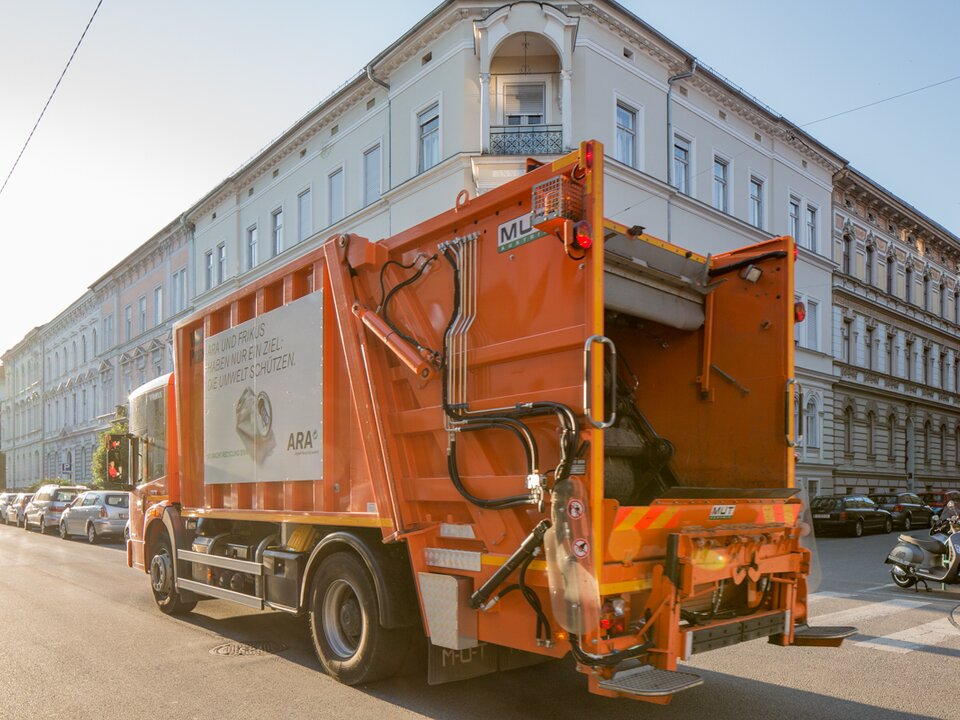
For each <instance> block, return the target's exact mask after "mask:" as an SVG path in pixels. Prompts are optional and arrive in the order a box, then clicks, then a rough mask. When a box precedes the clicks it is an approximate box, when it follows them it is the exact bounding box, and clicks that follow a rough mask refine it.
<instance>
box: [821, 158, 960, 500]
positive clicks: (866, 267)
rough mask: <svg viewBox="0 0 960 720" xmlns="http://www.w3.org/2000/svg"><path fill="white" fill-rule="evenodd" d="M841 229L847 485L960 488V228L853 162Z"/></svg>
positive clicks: (838, 291) (839, 437)
mask: <svg viewBox="0 0 960 720" xmlns="http://www.w3.org/2000/svg"><path fill="white" fill-rule="evenodd" d="M832 236H833V246H834V251H833V252H834V260H835V262H836V263H837V272H836V273H835V275H834V282H833V284H834V311H833V337H834V363H835V368H836V370H835V375H836V384H835V389H834V403H835V405H834V418H835V421H834V447H835V448H836V449H835V458H836V463H835V469H834V483H835V488H836V490H837V491H838V492H870V491H873V490H877V491H887V490H895V489H902V488H908V489H910V490H915V491H917V492H923V491H924V490H933V489H940V488H947V487H952V488H960V482H958V480H960V412H958V411H960V394H958V393H960V327H958V323H960V286H958V283H957V272H958V268H960V238H957V237H956V236H955V235H953V234H951V233H950V232H948V231H947V230H946V229H944V228H943V227H941V226H940V225H938V224H937V223H935V222H933V221H932V220H930V219H929V218H927V217H926V216H924V215H923V214H922V213H920V212H919V211H918V210H916V209H915V208H913V207H911V206H910V205H908V204H907V203H905V202H904V201H903V200H901V199H899V198H897V197H896V196H895V195H893V194H892V193H890V192H888V191H887V190H885V189H884V188H882V187H880V186H879V185H877V184H876V183H874V182H872V181H871V180H870V179H869V178H867V177H865V176H864V175H862V174H861V173H858V172H857V171H856V170H854V169H853V168H845V169H844V170H843V171H841V172H840V173H838V175H837V177H836V179H835V191H834V202H833V222H832Z"/></svg>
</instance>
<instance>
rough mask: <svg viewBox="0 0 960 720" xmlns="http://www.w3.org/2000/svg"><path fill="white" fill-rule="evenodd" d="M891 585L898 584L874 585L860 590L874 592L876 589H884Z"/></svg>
mask: <svg viewBox="0 0 960 720" xmlns="http://www.w3.org/2000/svg"><path fill="white" fill-rule="evenodd" d="M889 587H896V584H894V583H886V584H884V585H874V586H873V587H868V588H864V589H863V590H859V591H858V592H873V591H874V590H883V589H885V588H889Z"/></svg>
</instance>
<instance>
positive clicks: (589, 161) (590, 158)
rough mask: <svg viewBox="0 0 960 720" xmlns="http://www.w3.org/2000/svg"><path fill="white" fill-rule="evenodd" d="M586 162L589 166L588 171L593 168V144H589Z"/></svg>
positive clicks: (585, 155) (585, 157) (585, 154)
mask: <svg viewBox="0 0 960 720" xmlns="http://www.w3.org/2000/svg"><path fill="white" fill-rule="evenodd" d="M583 159H584V162H585V163H586V165H587V170H590V169H592V168H593V143H587V150H586V152H585V153H584V157H583Z"/></svg>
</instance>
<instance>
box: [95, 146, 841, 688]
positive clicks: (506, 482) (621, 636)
mask: <svg viewBox="0 0 960 720" xmlns="http://www.w3.org/2000/svg"><path fill="white" fill-rule="evenodd" d="M603 183H604V171H603V148H602V146H601V144H600V143H599V142H595V141H591V142H584V143H582V144H581V145H580V147H579V149H578V150H577V151H574V152H572V153H570V154H568V155H566V156H564V157H562V158H560V159H558V160H556V161H554V162H552V163H549V164H539V163H537V162H535V161H533V160H530V161H528V163H527V172H526V174H524V175H523V176H521V177H519V178H517V179H515V180H513V181H511V182H509V183H507V184H505V185H503V186H502V187H500V188H498V189H495V190H492V191H490V192H487V193H484V194H482V195H480V196H478V197H474V198H470V197H469V196H468V195H467V193H466V192H462V193H461V194H460V196H459V197H458V198H457V200H456V203H455V206H454V207H453V208H452V209H451V210H449V211H448V212H445V213H443V214H441V215H438V216H436V217H434V218H432V219H430V220H428V221H426V222H424V223H422V224H420V225H417V226H415V227H412V228H410V229H409V230H406V231H404V232H401V233H399V234H397V235H394V236H392V237H389V238H385V239H379V240H370V239H367V238H364V237H360V236H358V235H356V234H342V235H337V236H334V237H331V238H329V239H328V240H327V241H326V242H324V243H323V244H322V245H320V246H319V247H317V248H316V249H314V250H312V251H309V252H307V253H305V254H303V255H302V256H301V257H298V258H296V259H293V260H291V261H290V262H288V263H287V264H285V265H283V266H281V267H279V268H277V269H276V270H275V271H273V272H271V273H270V274H268V275H266V276H265V277H263V278H261V279H259V280H256V281H254V282H252V283H250V284H249V285H247V286H245V287H243V288H241V289H239V290H237V291H236V292H234V293H233V294H232V295H230V296H228V297H226V298H224V299H223V300H222V301H219V302H217V303H215V304H212V305H211V306H209V307H205V308H203V309H201V310H199V311H198V312H197V313H196V314H195V315H193V316H192V317H190V318H188V319H186V320H184V321H183V322H181V323H179V324H178V325H177V327H176V328H175V331H174V348H175V351H174V354H175V358H174V372H173V373H172V374H170V375H167V376H164V377H160V378H158V379H156V380H154V381H153V382H151V383H148V384H147V385H145V386H143V387H141V388H139V389H137V390H135V391H134V392H133V393H132V394H131V396H130V409H129V433H128V435H126V436H120V437H117V436H114V437H113V438H111V449H110V452H111V453H113V455H111V458H112V459H114V461H115V463H116V465H117V466H118V467H120V466H122V467H125V468H128V469H129V471H130V473H132V474H131V475H130V477H131V479H132V480H133V481H134V484H135V488H134V492H135V499H136V501H135V503H134V506H135V507H134V508H133V512H132V521H131V533H130V540H129V542H128V546H127V562H128V564H129V565H130V566H131V567H134V568H137V569H139V570H142V571H144V572H145V573H147V574H148V575H149V579H150V586H151V589H152V592H153V595H154V598H155V600H156V603H157V605H158V606H159V608H160V610H161V611H163V612H164V613H169V614H175V613H178V612H187V611H190V610H192V609H193V608H194V607H195V606H196V604H197V602H198V601H201V600H207V599H211V598H216V599H221V600H228V601H233V602H237V603H240V604H242V605H245V606H248V607H254V608H259V609H272V610H276V611H282V612H288V613H294V614H299V615H307V616H308V617H309V632H310V635H311V640H312V642H313V646H314V648H315V650H316V653H317V657H318V658H319V660H320V663H321V665H322V666H323V668H324V669H325V670H326V671H327V672H328V673H329V674H330V675H332V676H333V677H335V678H336V679H338V680H340V681H341V682H344V683H348V684H356V683H366V682H370V681H373V680H376V679H379V678H383V677H386V676H389V675H390V674H392V673H394V672H395V671H397V669H398V668H399V666H400V665H401V664H402V663H403V662H404V660H405V658H406V656H407V653H408V650H409V648H410V647H411V646H414V645H415V644H416V643H415V640H416V638H417V637H419V638H423V637H424V634H425V635H426V637H427V638H428V640H429V641H428V643H427V647H428V653H429V662H428V680H429V681H430V682H431V683H436V682H445V681H450V680H457V679H463V678H468V677H473V676H476V675H479V674H483V673H488V672H494V671H497V670H505V669H509V668H513V667H519V666H522V665H527V664H530V663H532V662H535V661H540V660H546V659H551V658H561V657H564V656H566V655H568V654H569V655H572V658H573V661H574V662H575V663H576V665H577V667H578V669H579V670H581V671H582V672H583V673H584V674H585V675H586V677H587V682H588V684H589V689H590V691H591V692H594V693H598V694H602V695H607V696H611V697H631V698H638V699H643V700H647V701H650V702H657V703H666V702H668V701H669V700H670V698H671V697H672V696H673V694H675V693H677V692H679V691H681V690H684V689H687V688H689V687H693V686H695V685H698V684H699V683H700V680H701V679H700V677H699V676H697V675H696V674H695V673H693V672H690V671H689V669H684V668H683V666H682V665H679V664H680V663H682V662H683V661H685V660H688V659H689V658H691V657H692V656H693V655H695V654H697V653H699V652H703V651H706V650H711V649H715V648H721V647H724V646H727V645H732V644H735V643H739V642H743V641H747V640H751V639H755V638H767V639H768V640H769V642H771V643H775V644H778V645H821V646H836V645H839V644H840V643H841V642H842V640H843V638H845V637H847V636H849V635H850V634H851V633H852V632H853V629H852V628H815V627H810V626H809V625H808V624H807V612H808V610H807V578H808V576H809V573H810V568H811V551H810V549H809V548H808V546H807V544H806V538H805V535H806V533H808V531H809V526H808V523H807V522H806V521H805V520H804V515H803V512H804V506H803V503H802V502H801V499H800V497H799V496H798V492H797V490H796V489H795V487H794V467H793V466H794V451H793V449H792V446H793V444H794V438H795V436H794V433H795V432H796V430H795V428H794V426H793V422H794V420H793V412H792V408H793V402H794V400H793V396H794V392H795V387H794V385H795V384H794V378H793V332H794V323H795V322H797V321H798V319H800V315H801V314H802V308H799V307H795V304H794V292H793V265H794V262H795V259H796V258H795V252H794V243H793V240H792V239H791V238H789V237H780V238H775V239H772V240H769V241H766V242H760V243H757V244H754V245H751V246H749V247H746V248H742V249H736V250H732V251H730V252H726V253H723V254H718V255H713V256H707V257H704V256H701V255H699V254H697V253H694V252H691V251H689V250H684V249H683V248H680V247H678V246H676V245H672V244H668V243H665V242H663V241H661V240H658V239H657V238H655V237H652V236H650V235H648V234H646V233H645V232H644V230H643V228H641V227H637V226H635V227H625V226H623V225H620V224H617V223H615V222H612V221H610V220H607V219H605V217H604V208H603ZM678 668H679V669H678Z"/></svg>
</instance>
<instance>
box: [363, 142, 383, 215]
mask: <svg viewBox="0 0 960 720" xmlns="http://www.w3.org/2000/svg"><path fill="white" fill-rule="evenodd" d="M380 164H381V163H380V146H379V145H375V146H374V147H372V148H370V149H369V150H367V151H366V152H365V153H364V154H363V205H364V207H366V206H367V205H369V204H370V203H372V202H376V201H377V200H379V199H380Z"/></svg>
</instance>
